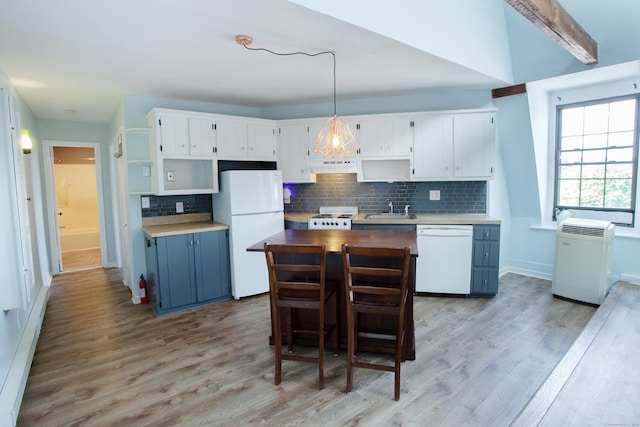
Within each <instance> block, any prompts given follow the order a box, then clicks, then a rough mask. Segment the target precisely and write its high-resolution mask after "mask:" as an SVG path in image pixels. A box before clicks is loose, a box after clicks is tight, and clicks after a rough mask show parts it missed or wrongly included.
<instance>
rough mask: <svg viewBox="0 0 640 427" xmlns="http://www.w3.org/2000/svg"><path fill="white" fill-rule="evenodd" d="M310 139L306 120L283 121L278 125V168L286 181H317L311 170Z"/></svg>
mask: <svg viewBox="0 0 640 427" xmlns="http://www.w3.org/2000/svg"><path fill="white" fill-rule="evenodd" d="M310 139H311V138H310V136H309V126H308V125H307V124H306V123H305V122H302V121H297V122H291V123H282V124H280V126H279V127H278V169H279V170H281V171H282V180H283V181H284V182H288V183H307V182H315V175H312V174H310V172H309V150H310V148H309V140H310ZM314 141H315V140H314ZM311 149H313V147H311Z"/></svg>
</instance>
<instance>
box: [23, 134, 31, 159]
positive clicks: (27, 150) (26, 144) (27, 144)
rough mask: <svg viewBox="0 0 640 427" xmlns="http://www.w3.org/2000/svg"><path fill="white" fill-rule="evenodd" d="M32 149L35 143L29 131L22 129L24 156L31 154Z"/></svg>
mask: <svg viewBox="0 0 640 427" xmlns="http://www.w3.org/2000/svg"><path fill="white" fill-rule="evenodd" d="M32 148H33V142H31V137H30V136H29V130H28V129H22V152H23V153H24V154H31V149H32Z"/></svg>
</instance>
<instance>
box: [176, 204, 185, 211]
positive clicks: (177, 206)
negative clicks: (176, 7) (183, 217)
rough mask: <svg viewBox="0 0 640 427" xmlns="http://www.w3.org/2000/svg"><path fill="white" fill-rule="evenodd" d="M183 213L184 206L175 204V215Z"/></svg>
mask: <svg viewBox="0 0 640 427" xmlns="http://www.w3.org/2000/svg"><path fill="white" fill-rule="evenodd" d="M183 212H184V205H183V204H182V202H176V213H183Z"/></svg>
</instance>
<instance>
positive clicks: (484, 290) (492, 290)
mask: <svg viewBox="0 0 640 427" xmlns="http://www.w3.org/2000/svg"><path fill="white" fill-rule="evenodd" d="M497 293H498V269H496V268H478V269H474V270H473V271H472V272H471V294H472V295H495V294H497Z"/></svg>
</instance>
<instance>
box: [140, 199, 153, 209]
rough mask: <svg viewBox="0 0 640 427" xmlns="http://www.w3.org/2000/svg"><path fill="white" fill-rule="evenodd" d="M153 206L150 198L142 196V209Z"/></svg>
mask: <svg viewBox="0 0 640 427" xmlns="http://www.w3.org/2000/svg"><path fill="white" fill-rule="evenodd" d="M150 207H151V204H150V203H149V198H148V197H143V198H142V209H149V208H150Z"/></svg>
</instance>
